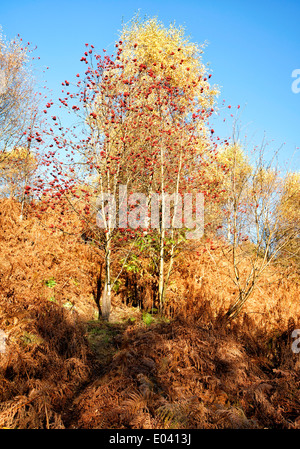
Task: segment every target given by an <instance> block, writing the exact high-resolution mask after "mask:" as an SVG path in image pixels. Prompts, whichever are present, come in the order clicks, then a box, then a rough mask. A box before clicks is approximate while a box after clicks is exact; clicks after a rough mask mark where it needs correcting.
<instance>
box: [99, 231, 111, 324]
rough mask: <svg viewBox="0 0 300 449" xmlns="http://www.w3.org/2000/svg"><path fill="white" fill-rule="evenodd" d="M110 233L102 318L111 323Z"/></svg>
mask: <svg viewBox="0 0 300 449" xmlns="http://www.w3.org/2000/svg"><path fill="white" fill-rule="evenodd" d="M110 241H111V239H110V233H107V244H106V253H105V283H104V289H103V294H102V307H101V310H102V318H103V319H104V320H106V321H109V318H110V312H111V247H110Z"/></svg>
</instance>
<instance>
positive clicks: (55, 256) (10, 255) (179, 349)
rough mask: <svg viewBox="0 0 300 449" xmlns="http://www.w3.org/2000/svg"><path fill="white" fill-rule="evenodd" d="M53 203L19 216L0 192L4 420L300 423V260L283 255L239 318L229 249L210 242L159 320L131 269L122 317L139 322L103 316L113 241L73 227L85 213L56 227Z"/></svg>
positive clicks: (176, 277) (191, 259) (178, 281)
mask: <svg viewBox="0 0 300 449" xmlns="http://www.w3.org/2000/svg"><path fill="white" fill-rule="evenodd" d="M43 214H44V217H45V219H44V220H43V221H41V220H40V219H39V218H37V216H36V210H35V211H33V210H31V209H30V208H28V209H27V214H26V217H25V218H24V219H23V220H20V206H19V204H18V203H15V202H13V201H10V200H3V201H1V204H0V244H1V253H0V274H1V283H0V329H1V330H3V331H4V332H5V333H6V336H7V341H6V351H5V353H2V354H0V427H9V428H74V427H75V428H133V429H137V428H184V429H189V428H266V427H267V428H299V427H300V421H299V410H300V398H299V386H300V385H299V384H300V361H299V354H294V353H293V352H292V350H291V344H292V341H291V332H292V330H293V329H295V328H300V310H299V292H300V286H299V276H298V275H297V273H296V272H295V270H294V268H293V267H292V266H290V267H288V268H285V271H284V272H280V271H278V267H274V266H273V267H270V269H268V271H267V272H266V273H265V274H264V276H263V277H262V279H261V281H260V283H259V284H258V287H257V289H256V291H255V292H254V294H253V296H252V297H251V298H250V299H249V301H248V302H247V303H246V305H245V307H244V309H243V312H242V313H241V314H240V316H239V317H238V319H236V320H234V321H233V322H232V323H231V324H226V323H224V322H222V320H221V319H220V317H221V316H222V314H223V312H224V310H225V309H226V307H228V305H229V304H230V302H231V301H232V300H233V297H234V293H235V292H234V288H233V284H232V282H231V281H230V279H229V278H228V275H227V271H228V270H227V268H228V267H227V266H226V263H225V261H224V260H223V259H222V257H221V253H220V252H218V250H216V251H214V252H212V251H209V250H208V251H206V252H202V250H201V248H200V249H199V251H197V253H195V252H190V253H189V254H185V255H184V256H183V257H179V258H178V259H177V261H176V263H175V265H174V272H173V275H172V277H171V280H170V285H169V288H168V292H167V298H168V301H167V303H166V307H165V317H164V319H159V317H155V316H154V318H155V319H154V321H153V323H152V324H150V325H148V326H147V325H146V324H145V323H144V322H143V321H142V320H139V319H138V317H139V316H140V311H139V310H138V309H133V308H132V307H126V305H125V303H124V301H125V299H126V298H125V297H124V293H126V291H125V290H124V285H125V283H126V276H129V274H128V273H126V271H125V272H124V273H123V274H122V278H121V279H122V282H123V290H122V289H121V290H122V292H121V293H119V294H118V295H115V297H114V300H113V304H114V314H113V317H114V319H115V320H117V319H118V320H120V319H121V318H120V317H121V312H122V314H123V316H125V318H127V321H124V324H122V323H121V324H119V323H115V324H114V323H108V324H107V323H103V322H102V321H101V320H99V321H91V320H94V319H95V313H96V312H97V307H96V304H95V300H94V298H95V291H96V286H97V279H98V275H99V267H100V265H101V261H102V258H101V254H100V252H99V251H98V250H97V248H96V247H95V246H93V245H90V244H86V243H85V242H84V241H83V239H81V238H80V232H79V233H77V235H72V232H69V233H68V231H71V228H72V227H74V223H75V224H76V220H77V218H76V216H71V215H70V216H69V217H67V218H68V220H69V221H70V223H71V222H72V226H71V225H70V229H69V228H68V223H66V225H65V226H64V231H65V233H64V234H62V233H61V232H58V231H55V229H53V228H51V227H50V226H51V223H52V222H54V221H55V220H54V219H55V217H56V215H55V214H59V211H58V210H48V211H47V213H46V214H45V211H44V212H43ZM67 218H66V217H65V220H67ZM77 226H78V229H81V228H80V226H81V224H80V221H79V220H78V223H77ZM202 249H203V248H202ZM246 269H247V267H246V266H245V270H246ZM134 280H135V279H134V278H132V279H131V278H130V281H131V282H134ZM127 281H128V278H127ZM136 281H137V282H138V283H139V289H138V291H139V292H140V294H141V298H140V301H139V303H140V306H143V300H144V301H145V302H146V303H147V298H148V297H151V292H149V289H150V290H151V288H152V287H151V288H150V287H149V285H150V284H149V277H146V276H145V277H144V278H137V279H136ZM148 299H149V298H148ZM150 302H151V301H150ZM144 305H145V306H146V307H148V305H147V304H144ZM129 306H130V304H129ZM116 311H119V312H120V314H119V315H118V314H117V312H116ZM167 318H168V319H167ZM91 322H92V323H93V324H92V326H94V327H93V328H92V330H93V331H94V340H93V345H95V342H96V343H97V344H96V347H94V346H93V345H91V341H90V339H89V334H88V333H89V327H88V326H89V323H91ZM107 341H108V342H107Z"/></svg>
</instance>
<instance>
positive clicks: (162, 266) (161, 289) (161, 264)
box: [158, 144, 165, 310]
mask: <svg viewBox="0 0 300 449" xmlns="http://www.w3.org/2000/svg"><path fill="white" fill-rule="evenodd" d="M160 163H161V196H162V199H161V226H160V251H159V279H158V298H159V307H160V310H162V308H163V301H164V269H165V260H164V257H165V250H164V240H165V198H164V193H165V184H164V152H163V145H162V144H161V148H160Z"/></svg>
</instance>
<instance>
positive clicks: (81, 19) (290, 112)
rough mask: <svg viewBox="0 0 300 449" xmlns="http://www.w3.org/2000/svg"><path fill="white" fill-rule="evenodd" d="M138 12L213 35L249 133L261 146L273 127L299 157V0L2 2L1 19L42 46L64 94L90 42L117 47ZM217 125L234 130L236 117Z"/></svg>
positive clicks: (217, 73) (225, 91)
mask: <svg viewBox="0 0 300 449" xmlns="http://www.w3.org/2000/svg"><path fill="white" fill-rule="evenodd" d="M138 10H140V14H141V16H143V15H147V16H157V17H158V18H159V19H160V20H161V21H162V22H163V23H164V24H165V25H166V26H167V25H169V23H170V22H174V21H175V22H176V24H177V25H184V26H185V27H186V32H187V34H188V35H189V36H190V38H191V40H192V41H194V42H198V43H200V44H201V43H203V42H204V41H208V46H207V47H206V51H205V54H204V62H205V63H210V67H211V70H212V72H213V78H212V80H213V81H214V82H215V83H216V84H218V85H219V86H220V87H221V94H220V97H219V101H220V103H221V102H222V100H223V99H225V100H226V104H227V105H229V104H231V105H232V110H233V111H236V106H237V105H238V104H239V105H241V108H240V109H239V112H240V114H241V116H240V119H241V124H242V126H243V127H244V128H243V130H242V133H241V136H243V135H245V134H247V136H248V140H249V141H251V142H252V143H253V144H257V145H259V144H260V143H261V141H262V138H263V135H264V133H266V138H267V140H269V141H272V140H274V142H273V143H272V146H273V148H274V149H276V148H278V147H279V146H280V145H281V144H284V143H285V145H283V149H282V151H281V157H280V161H281V162H284V161H285V160H289V159H290V158H291V156H292V154H293V153H294V152H295V149H296V147H300V93H298V94H295V93H293V92H292V89H291V86H292V82H293V81H294V79H293V78H292V72H293V70H295V69H300V26H299V20H300V1H299V0H285V1H280V2H279V1H276V0H261V1H257V0H254V1H244V0H239V1H233V0H227V1H225V0H206V1H204V0H184V1H183V0H181V1H179V0H167V1H164V0H162V1H158V0H151V1H150V0H140V1H137V0H131V1H126V0H124V1H121V0H111V1H102V0H81V1H78V0H72V1H71V0H61V1H57V0H52V1H49V0H48V1H44V0H10V1H4V0H1V2H0V24H1V25H2V29H3V34H4V35H6V36H7V38H12V37H15V36H16V35H17V34H18V33H20V35H21V37H23V39H24V40H25V41H30V42H32V43H33V44H36V45H37V47H38V50H37V52H36V54H37V55H39V56H40V58H41V60H40V63H41V64H43V65H44V66H49V67H50V69H49V70H48V71H47V72H46V73H45V75H44V76H45V78H46V79H47V84H48V87H49V88H50V89H53V91H54V93H59V92H60V89H61V82H62V81H64V80H65V79H70V80H71V79H74V77H75V75H76V73H77V72H78V71H82V69H83V65H82V63H80V62H79V60H80V58H81V56H82V53H83V52H84V51H85V47H84V44H85V43H86V42H87V43H90V44H93V45H94V46H95V47H96V49H98V50H102V48H107V49H108V50H111V52H113V51H114V41H115V39H117V37H118V31H119V30H120V29H121V27H122V20H123V21H124V22H127V21H129V20H130V19H131V18H132V16H133V15H134V14H135V13H136V12H137V11H138ZM299 85H300V84H299ZM230 111H231V110H230ZM228 112H229V110H226V114H227V115H228ZM215 128H216V131H217V132H218V133H219V134H220V135H221V137H224V136H226V135H227V136H230V135H231V125H230V123H229V121H228V122H227V121H226V122H225V123H224V124H223V122H222V124H221V123H220V124H218V122H216V127H215ZM299 151H300V150H296V153H297V154H296V156H294V161H293V169H294V170H299V169H300V158H299Z"/></svg>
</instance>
